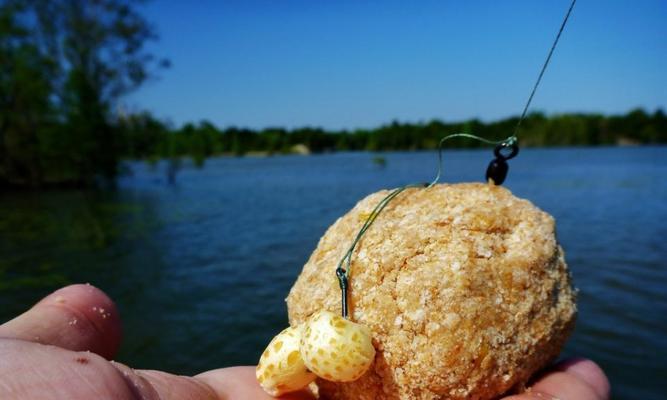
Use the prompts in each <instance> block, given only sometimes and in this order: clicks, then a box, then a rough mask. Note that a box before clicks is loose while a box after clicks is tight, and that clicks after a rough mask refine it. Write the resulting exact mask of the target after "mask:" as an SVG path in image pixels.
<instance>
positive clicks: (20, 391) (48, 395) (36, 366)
mask: <svg viewBox="0 0 667 400" xmlns="http://www.w3.org/2000/svg"><path fill="white" fill-rule="evenodd" d="M0 360H2V362H0V376H1V377H2V379H1V380H0V399H41V400H55V399H69V400H84V399H115V400H135V399H137V400H138V399H144V398H145V399H148V400H153V399H158V397H157V396H156V395H153V396H152V397H151V392H150V391H149V390H147V389H150V386H148V385H145V387H144V388H138V386H139V385H137V386H133V385H130V384H129V383H130V381H128V380H125V379H124V376H123V374H122V373H121V372H120V371H119V370H118V369H116V368H114V367H113V366H112V365H111V364H110V363H109V362H108V361H106V360H105V359H104V358H102V357H101V356H99V355H97V354H95V353H90V352H74V351H70V350H65V349H63V348H60V347H55V346H46V345H42V344H38V343H33V342H26V341H23V340H14V339H0ZM140 390H141V391H140ZM140 393H141V394H143V393H146V396H145V397H140V396H139V394H140Z"/></svg>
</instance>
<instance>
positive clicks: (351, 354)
mask: <svg viewBox="0 0 667 400" xmlns="http://www.w3.org/2000/svg"><path fill="white" fill-rule="evenodd" d="M302 334H303V336H302V338H301V357H302V358H303V361H304V363H305V365H306V367H307V368H308V369H309V370H311V371H313V372H314V373H315V374H317V376H319V377H320V378H323V379H326V380H329V381H334V382H350V381H354V380H356V379H358V378H359V377H360V376H361V375H363V374H364V373H365V372H366V371H367V370H368V368H369V367H370V366H371V364H372V363H373V359H374V358H375V348H374V347H373V343H372V341H371V335H370V331H369V330H368V328H366V327H365V326H364V325H360V324H357V323H354V322H352V321H350V320H347V319H345V318H343V317H341V316H338V315H334V314H333V313H331V312H329V311H320V312H318V313H316V314H314V315H313V316H312V317H310V319H309V320H308V321H307V322H306V325H305V327H304V330H303V332H302Z"/></svg>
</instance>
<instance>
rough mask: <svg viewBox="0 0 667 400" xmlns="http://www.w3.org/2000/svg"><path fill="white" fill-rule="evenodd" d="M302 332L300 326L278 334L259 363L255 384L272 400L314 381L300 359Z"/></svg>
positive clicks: (313, 376) (313, 377) (311, 374)
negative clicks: (273, 397) (271, 397)
mask: <svg viewBox="0 0 667 400" xmlns="http://www.w3.org/2000/svg"><path fill="white" fill-rule="evenodd" d="M301 330H302V326H297V327H289V328H287V329H285V330H283V331H282V332H280V333H279V334H278V335H277V336H276V337H274V338H273V340H272V341H271V343H269V346H268V347H267V348H266V350H264V353H262V356H261V357H260V359H259V364H257V370H256V375H257V381H258V382H259V384H260V386H262V389H264V391H265V392H266V393H268V394H270V395H271V396H280V395H282V394H285V393H288V392H293V391H296V390H299V389H301V388H303V387H305V386H307V385H308V384H309V383H310V382H312V381H314V380H315V378H316V376H315V374H313V373H312V372H310V371H308V370H307V369H306V366H305V365H304V362H303V359H302V358H301V353H300V349H299V347H300V342H301Z"/></svg>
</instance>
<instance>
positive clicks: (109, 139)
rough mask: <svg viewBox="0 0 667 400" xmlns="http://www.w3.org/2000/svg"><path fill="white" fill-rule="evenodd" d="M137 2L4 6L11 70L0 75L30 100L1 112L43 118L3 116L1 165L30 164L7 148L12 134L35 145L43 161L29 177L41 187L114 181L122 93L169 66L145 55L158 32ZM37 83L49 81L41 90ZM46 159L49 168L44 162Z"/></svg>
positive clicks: (24, 0)
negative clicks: (117, 113) (28, 120)
mask: <svg viewBox="0 0 667 400" xmlns="http://www.w3.org/2000/svg"><path fill="white" fill-rule="evenodd" d="M134 3H135V2H133V1H130V0H6V1H5V2H4V3H3V5H2V6H1V8H0V16H2V17H1V20H2V22H1V23H0V24H1V25H2V26H1V27H0V43H1V44H0V46H1V47H2V53H3V54H2V55H3V59H6V60H8V63H7V64H8V67H6V68H5V69H4V70H3V72H2V77H0V80H1V81H2V83H0V84H2V85H3V87H4V86H5V85H7V86H9V87H16V88H18V89H17V90H14V92H13V93H26V95H25V96H24V97H25V98H27V99H29V100H30V101H24V102H18V103H17V102H16V96H13V98H11V99H2V101H7V102H10V103H11V104H12V105H13V108H12V107H8V108H5V107H4V104H3V110H14V111H15V112H20V113H28V114H36V115H39V118H37V117H31V120H32V121H37V120H39V121H41V122H40V123H33V124H31V125H30V127H29V128H22V127H21V126H22V124H23V125H26V124H25V123H24V122H23V121H16V120H13V119H11V118H3V120H2V125H0V128H1V129H2V133H0V135H2V136H1V137H2V138H3V139H4V143H5V145H4V147H3V149H2V151H3V152H4V154H3V160H16V159H21V160H31V159H32V158H31V157H27V156H25V154H22V156H23V157H17V153H16V150H14V149H13V147H12V146H7V143H8V136H9V138H11V137H12V135H11V134H9V133H10V132H17V131H22V132H24V133H23V134H22V138H23V140H24V141H26V140H27V141H29V142H35V141H36V142H38V143H37V147H36V148H37V149H39V150H38V151H37V152H36V153H37V156H38V157H37V158H39V159H40V160H41V163H37V164H35V163H34V162H33V163H32V165H33V167H34V166H35V165H36V168H37V170H38V172H37V173H34V174H33V173H31V174H30V175H31V176H32V175H35V176H37V177H38V178H37V180H38V181H39V182H37V183H43V182H46V183H49V182H53V183H77V184H91V183H92V182H93V181H94V180H95V178H96V177H97V176H102V177H105V178H107V179H109V180H113V179H114V178H115V177H116V175H117V174H118V164H119V160H120V155H121V151H122V144H123V143H122V141H121V137H120V135H121V133H122V132H121V131H120V130H119V129H118V125H119V124H118V121H116V119H115V115H114V112H113V110H114V108H115V107H117V105H118V101H119V99H120V98H121V97H122V96H123V95H125V94H127V93H128V92H130V91H132V90H134V89H136V88H137V87H139V86H140V85H141V84H142V83H143V82H144V81H145V80H146V79H147V78H148V77H149V75H150V74H151V72H152V70H153V68H154V67H156V66H166V65H167V64H166V62H164V61H159V60H156V59H155V57H153V56H152V55H151V54H150V53H148V52H147V51H146V50H145V48H144V47H145V46H144V45H145V43H146V42H147V41H149V40H152V39H154V38H155V34H154V32H153V30H152V28H151V26H150V25H149V23H148V22H147V21H146V20H145V19H144V18H143V17H142V16H141V15H140V14H139V13H138V12H136V10H135V9H134V8H133V6H134ZM5 53H7V54H5ZM3 61H4V60H3ZM2 64H3V66H4V65H5V64H6V63H5V62H3V63H2ZM26 76H36V77H37V79H28V78H26ZM5 81H6V82H5ZM35 82H36V83H35ZM40 82H42V83H44V84H42V85H38V84H37V83H40ZM3 92H4V91H3ZM42 103H46V104H42ZM49 112H52V114H49ZM47 117H51V118H52V121H54V122H57V129H47V127H48V123H46V122H45V121H47V122H48V121H49V120H48V118H47ZM28 131H29V132H28ZM13 136H16V135H15V134H14V135H13ZM9 142H10V144H11V140H10V141H9ZM33 158H34V157H33ZM12 162H13V161H12ZM12 162H6V163H5V164H7V163H10V164H11V163H12ZM22 162H23V163H24V164H30V162H29V161H22ZM47 162H48V163H49V165H45V163H47ZM39 170H41V172H39ZM63 171H69V172H63ZM46 172H48V173H49V174H50V176H49V175H47V174H46ZM16 174H17V173H16V172H15V171H14V169H9V170H7V168H5V170H4V176H0V179H4V180H6V181H7V180H9V181H15V180H16V178H17V175H16ZM64 181H67V182H64Z"/></svg>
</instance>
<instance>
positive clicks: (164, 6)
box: [125, 0, 667, 129]
mask: <svg viewBox="0 0 667 400" xmlns="http://www.w3.org/2000/svg"><path fill="white" fill-rule="evenodd" d="M568 6H569V0H558V1H556V0H537V1H536V0H526V1H463V0H460V1H414V2H408V1H347V0H339V1H326V2H325V1H316V0H311V1H289V0H282V1H250V0H247V1H223V2H220V1H193V2H186V1H154V2H152V3H149V4H147V5H145V6H142V7H141V10H142V11H143V12H144V14H145V15H146V16H147V18H148V19H149V20H150V21H151V22H152V23H153V24H154V26H155V28H156V29H157V31H158V33H159V35H160V40H159V41H157V42H155V43H153V44H151V45H150V49H151V51H153V52H154V53H155V54H156V55H158V56H164V57H167V58H169V59H170V60H171V62H172V64H173V65H172V67H171V68H170V69H167V70H163V71H161V72H160V73H159V78H157V79H154V80H152V81H150V82H148V83H147V84H146V85H145V86H144V87H142V88H141V89H139V90H138V91H137V92H136V93H134V94H132V95H131V96H129V97H128V98H127V99H125V105H126V107H127V108H129V109H130V110H135V111H136V110H141V109H146V110H149V111H151V112H153V113H155V115H156V116H158V117H160V118H164V119H168V120H170V121H172V122H173V123H174V124H181V123H184V122H188V121H195V122H196V121H200V120H203V119H207V120H210V121H212V122H213V123H215V124H217V125H218V126H220V127H226V126H231V125H234V126H244V127H251V128H263V127H267V126H284V127H298V126H306V125H309V126H322V127H325V128H329V129H353V128H367V127H368V128H370V127H375V126H378V125H381V124H384V123H388V122H390V121H392V120H399V121H404V122H420V121H428V120H431V119H433V118H438V119H441V120H445V121H459V120H464V119H469V118H480V119H482V120H485V121H490V120H496V119H499V118H503V117H507V116H511V115H517V114H520V112H521V110H522V108H523V105H524V103H525V101H526V98H527V96H528V94H529V91H530V89H531V87H532V85H533V83H534V81H535V79H536V77H537V73H538V72H539V68H540V67H541V65H542V62H543V60H544V57H545V56H546V54H547V51H548V49H549V47H550V45H551V42H552V40H553V39H554V36H555V34H556V32H557V29H558V27H559V26H560V23H561V20H562V18H563V16H564V14H565V12H566V10H567V7H568ZM666 71H667V1H664V0H656V1H649V0H639V1H611V0H610V1H602V0H579V1H578V2H577V5H576V6H575V9H574V11H573V14H572V16H571V19H570V22H569V23H568V26H567V27H566V28H565V32H564V33H563V36H562V37H561V42H560V43H559V45H558V48H557V49H556V53H555V54H554V58H553V60H552V63H551V65H550V66H549V69H548V70H547V72H546V75H545V77H544V79H543V81H542V85H541V87H540V89H539V90H538V92H537V95H536V97H535V99H534V100H533V106H532V109H533V110H540V111H544V112H547V113H561V112H580V111H582V112H601V113H624V112H626V111H628V110H630V109H632V108H636V107H644V108H646V109H647V110H649V111H653V110H655V109H656V108H658V107H661V108H663V109H666V110H667V72H666Z"/></svg>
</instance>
